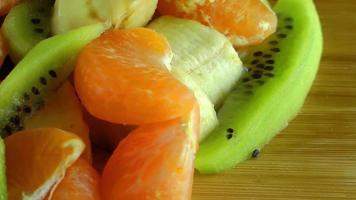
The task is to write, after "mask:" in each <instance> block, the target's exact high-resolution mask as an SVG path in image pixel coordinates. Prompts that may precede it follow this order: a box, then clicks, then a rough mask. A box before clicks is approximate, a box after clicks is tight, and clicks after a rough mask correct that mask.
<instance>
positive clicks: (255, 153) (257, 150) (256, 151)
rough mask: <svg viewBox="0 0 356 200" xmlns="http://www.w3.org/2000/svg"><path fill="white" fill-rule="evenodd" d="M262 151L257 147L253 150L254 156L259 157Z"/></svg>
mask: <svg viewBox="0 0 356 200" xmlns="http://www.w3.org/2000/svg"><path fill="white" fill-rule="evenodd" d="M260 153H261V151H260V150H259V149H255V150H254V151H253V152H252V158H257V157H258V156H259V155H260Z"/></svg>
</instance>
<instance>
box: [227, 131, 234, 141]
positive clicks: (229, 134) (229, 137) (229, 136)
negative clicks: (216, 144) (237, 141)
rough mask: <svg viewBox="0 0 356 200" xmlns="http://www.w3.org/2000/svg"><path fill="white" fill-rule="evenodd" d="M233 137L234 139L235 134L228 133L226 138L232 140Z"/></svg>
mask: <svg viewBox="0 0 356 200" xmlns="http://www.w3.org/2000/svg"><path fill="white" fill-rule="evenodd" d="M232 137H234V134H232V133H228V134H227V135H226V138H227V139H228V140H231V138H232Z"/></svg>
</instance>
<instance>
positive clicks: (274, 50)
mask: <svg viewBox="0 0 356 200" xmlns="http://www.w3.org/2000/svg"><path fill="white" fill-rule="evenodd" d="M271 51H273V52H276V53H278V52H280V51H281V49H280V48H277V47H276V48H272V49H271Z"/></svg>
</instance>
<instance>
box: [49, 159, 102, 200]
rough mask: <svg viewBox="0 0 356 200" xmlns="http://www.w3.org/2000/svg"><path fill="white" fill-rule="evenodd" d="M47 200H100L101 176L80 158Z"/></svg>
mask: <svg viewBox="0 0 356 200" xmlns="http://www.w3.org/2000/svg"><path fill="white" fill-rule="evenodd" d="M47 199H48V200H49V199H50V200H73V199H74V200H100V192H99V175H98V173H97V172H96V171H95V169H93V167H92V166H91V165H90V164H89V163H88V161H86V160H84V159H81V158H79V159H78V160H77V161H76V162H75V163H74V164H73V165H72V166H70V167H69V168H68V169H67V171H66V175H65V176H64V178H63V180H62V181H61V182H60V183H59V184H58V186H57V187H55V189H54V191H53V193H52V194H50V197H49V198H47Z"/></svg>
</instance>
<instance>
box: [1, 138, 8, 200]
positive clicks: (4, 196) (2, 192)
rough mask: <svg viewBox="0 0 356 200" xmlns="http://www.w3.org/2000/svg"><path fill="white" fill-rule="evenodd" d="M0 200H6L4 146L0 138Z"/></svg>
mask: <svg viewBox="0 0 356 200" xmlns="http://www.w3.org/2000/svg"><path fill="white" fill-rule="evenodd" d="M0 200H7V183H6V167H5V144H4V141H3V140H2V139H1V138H0Z"/></svg>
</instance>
